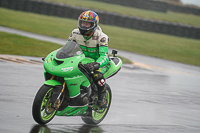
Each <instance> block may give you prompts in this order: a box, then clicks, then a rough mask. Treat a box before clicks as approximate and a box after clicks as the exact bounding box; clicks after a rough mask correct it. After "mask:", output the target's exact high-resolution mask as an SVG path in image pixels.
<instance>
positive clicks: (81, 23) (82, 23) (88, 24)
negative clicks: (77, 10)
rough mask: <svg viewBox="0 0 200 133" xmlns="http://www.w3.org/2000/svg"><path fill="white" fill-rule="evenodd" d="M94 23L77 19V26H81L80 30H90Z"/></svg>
mask: <svg viewBox="0 0 200 133" xmlns="http://www.w3.org/2000/svg"><path fill="white" fill-rule="evenodd" d="M95 25H96V22H95V21H84V20H81V19H79V24H78V27H79V28H81V29H82V30H91V29H92V28H94V27H95Z"/></svg>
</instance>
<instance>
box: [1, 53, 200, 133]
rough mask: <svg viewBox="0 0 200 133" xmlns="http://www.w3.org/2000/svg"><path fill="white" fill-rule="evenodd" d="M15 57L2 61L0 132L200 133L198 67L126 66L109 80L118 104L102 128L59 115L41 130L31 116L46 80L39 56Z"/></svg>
mask: <svg viewBox="0 0 200 133" xmlns="http://www.w3.org/2000/svg"><path fill="white" fill-rule="evenodd" d="M12 58H13V57H12ZM15 58H18V63H17V62H15V63H14V62H13V61H12V62H11V61H7V60H5V59H4V60H3V59H2V57H1V60H0V68H1V69H0V88H1V92H0V107H1V113H0V133H39V131H40V132H41V131H43V132H42V133H76V132H77V133H87V132H88V133H89V132H90V133H92V132H93V133H103V132H108V133H115V132H120V133H121V132H124V133H129V132H130V133H199V132H200V71H199V68H198V67H195V68H196V70H187V69H185V68H180V71H177V70H174V71H173V70H170V71H169V69H164V68H163V69H161V68H159V69H145V68H142V67H133V68H131V67H127V66H125V65H124V66H123V67H122V70H121V71H120V72H119V73H118V74H117V75H116V76H115V77H112V78H110V79H108V80H107V83H108V84H109V85H110V86H111V88H112V92H113V99H112V100H113V101H112V104H111V108H110V111H109V112H108V115H107V117H106V118H105V119H104V120H103V122H102V123H100V124H99V125H98V126H89V125H85V124H84V123H83V122H82V120H81V118H80V117H55V118H54V119H53V120H52V121H51V122H50V123H49V124H47V125H46V126H40V125H37V124H36V123H35V121H34V120H33V118H32V114H31V107H32V102H33V99H34V96H35V94H36V92H37V90H38V88H39V87H40V86H41V85H42V84H43V82H44V78H43V66H42V64H41V63H36V62H35V63H34V62H32V60H35V61H37V60H38V61H39V60H40V58H33V57H18V56H17V57H15ZM19 59H20V60H25V61H19ZM174 64H176V63H174ZM183 66H184V65H183ZM191 67H192V66H191ZM175 68H177V67H175ZM182 69H184V70H185V71H181V70H182ZM186 70H187V71H186Z"/></svg>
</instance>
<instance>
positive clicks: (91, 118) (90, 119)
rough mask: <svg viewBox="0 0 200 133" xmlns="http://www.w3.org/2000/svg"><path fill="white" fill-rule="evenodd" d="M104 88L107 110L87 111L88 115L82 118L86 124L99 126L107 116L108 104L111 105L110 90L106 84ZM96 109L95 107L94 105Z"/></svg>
mask: <svg viewBox="0 0 200 133" xmlns="http://www.w3.org/2000/svg"><path fill="white" fill-rule="evenodd" d="M105 86H106V91H107V95H106V99H107V108H105V109H101V110H100V112H101V113H99V112H97V111H94V110H89V111H90V114H89V115H87V116H82V117H81V118H82V120H83V121H84V122H85V123H86V124H93V125H97V124H99V123H100V122H101V121H102V120H103V119H104V118H105V117H106V115H107V113H108V110H109V108H110V104H111V99H112V93H111V89H110V86H109V85H108V84H106V85H105ZM95 106H96V107H98V106H97V105H95Z"/></svg>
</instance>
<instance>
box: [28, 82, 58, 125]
mask: <svg viewBox="0 0 200 133" xmlns="http://www.w3.org/2000/svg"><path fill="white" fill-rule="evenodd" d="M53 89H54V88H53V87H52V86H47V85H43V86H41V88H40V89H39V90H38V92H37V94H36V96H35V99H34V102H33V106H32V115H33V119H34V120H35V121H36V122H37V123H38V124H46V123H48V122H50V121H51V120H52V119H53V118H54V116H55V114H56V112H57V110H55V109H53V108H52V107H51V103H50V99H51V95H52V92H53Z"/></svg>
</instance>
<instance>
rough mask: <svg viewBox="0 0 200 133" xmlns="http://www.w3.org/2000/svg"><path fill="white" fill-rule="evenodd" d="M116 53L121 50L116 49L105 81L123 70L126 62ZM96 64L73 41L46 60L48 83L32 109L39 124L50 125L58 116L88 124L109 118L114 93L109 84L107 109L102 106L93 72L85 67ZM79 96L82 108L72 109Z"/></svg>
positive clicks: (43, 87) (40, 91)
mask: <svg viewBox="0 0 200 133" xmlns="http://www.w3.org/2000/svg"><path fill="white" fill-rule="evenodd" d="M116 53H117V51H114V50H113V57H110V61H109V65H108V67H109V69H108V71H107V72H106V73H105V74H104V77H105V78H110V77H111V76H113V75H115V74H116V73H117V72H118V71H119V70H120V68H121V65H122V61H121V59H120V58H118V57H116V56H115V54H116ZM92 62H94V60H93V59H91V58H87V57H85V55H84V54H83V52H82V50H81V48H80V45H79V44H77V43H76V42H71V41H68V42H67V43H66V44H65V45H64V46H63V47H62V48H60V49H58V50H55V51H53V52H51V53H50V54H49V55H48V56H47V57H46V58H45V59H44V69H45V71H44V77H45V82H44V85H42V86H41V88H40V89H39V90H38V92H37V94H36V96H35V99H34V102H33V106H32V115H33V118H34V120H35V121H36V122H37V123H39V124H46V123H48V122H50V121H51V120H52V119H53V118H54V116H55V115H57V116H81V118H82V120H83V121H84V122H85V123H87V124H99V123H100V122H101V121H102V120H103V119H104V118H105V116H106V114H107V113H108V110H109V108H110V104H111V98H112V93H111V89H110V87H109V85H108V84H106V92H107V93H106V97H105V101H106V105H107V106H106V107H105V108H100V107H98V105H97V100H98V89H97V87H96V85H95V84H94V82H93V80H92V78H91V74H92V73H91V72H89V71H88V70H87V69H86V68H85V67H84V64H87V63H92ZM79 94H80V95H81V99H80V101H79V102H81V103H82V106H70V98H72V97H76V96H77V95H79ZM77 102H78V101H77Z"/></svg>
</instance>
